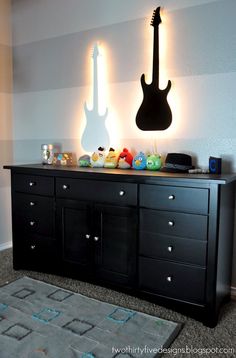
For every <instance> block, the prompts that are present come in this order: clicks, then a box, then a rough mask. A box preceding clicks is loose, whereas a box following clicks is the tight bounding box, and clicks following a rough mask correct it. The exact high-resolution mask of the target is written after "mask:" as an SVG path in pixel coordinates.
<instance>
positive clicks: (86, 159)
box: [78, 154, 91, 167]
mask: <svg viewBox="0 0 236 358" xmlns="http://www.w3.org/2000/svg"><path fill="white" fill-rule="evenodd" d="M78 162H79V166H80V167H90V166H91V163H90V156H89V155H88V154H84V155H82V156H81V157H80V158H79V160H78Z"/></svg>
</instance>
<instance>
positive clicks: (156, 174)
mask: <svg viewBox="0 0 236 358" xmlns="http://www.w3.org/2000/svg"><path fill="white" fill-rule="evenodd" d="M4 169H10V170H12V171H13V172H14V173H22V174H23V173H25V174H31V175H32V174H36V175H49V176H70V177H77V178H81V179H82V178H86V179H104V178H106V180H107V179H108V177H109V180H117V179H118V180H120V179H121V177H122V180H127V181H145V182H146V181H157V180H158V181H166V180H168V181H171V182H172V181H176V182H179V181H185V182H186V181H187V182H195V183H199V184H200V183H205V184H206V183H215V184H228V183H230V182H233V181H235V180H236V173H232V174H221V175H217V174H188V173H166V172H160V171H150V170H134V169H106V168H82V167H79V166H67V167H64V166H54V165H43V164H23V165H5V166H4Z"/></svg>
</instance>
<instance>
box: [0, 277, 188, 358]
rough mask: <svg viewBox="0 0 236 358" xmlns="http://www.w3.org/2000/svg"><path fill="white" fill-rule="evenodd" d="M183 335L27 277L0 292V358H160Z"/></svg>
mask: <svg viewBox="0 0 236 358" xmlns="http://www.w3.org/2000/svg"><path fill="white" fill-rule="evenodd" d="M180 329H181V325H180V324H179V323H175V322H172V321H168V320H164V319H161V318H157V317H154V316H150V315H147V314H144V313H140V312H137V311H134V310H131V309H127V308H124V307H120V306H117V305H112V304H109V303H105V302H101V301H98V300H95V299H92V298H88V297H86V296H83V295H81V294H77V293H74V292H72V291H69V290H65V289H62V288H59V287H57V286H54V285H51V284H47V283H44V282H41V281H37V280H34V279H31V278H28V277H23V278H20V279H18V280H16V281H14V282H12V283H10V284H8V285H5V286H2V287H1V288H0V347H1V353H0V356H1V358H11V357H12V358H13V357H14V358H15V357H22V358H23V357H25V358H26V357H27V358H40V357H41V358H42V357H47V358H77V357H78V358H113V357H123V358H128V357H134V358H136V357H150V358H151V357H158V356H161V350H162V349H163V348H164V347H169V346H170V344H171V343H172V342H173V340H174V339H175V337H176V336H177V335H178V333H179V331H180Z"/></svg>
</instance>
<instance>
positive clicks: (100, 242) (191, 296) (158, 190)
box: [4, 164, 236, 327]
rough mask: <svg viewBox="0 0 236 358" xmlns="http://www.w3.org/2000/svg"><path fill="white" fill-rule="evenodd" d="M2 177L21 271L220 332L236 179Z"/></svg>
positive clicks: (26, 172) (36, 169)
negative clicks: (94, 287) (8, 187)
mask: <svg viewBox="0 0 236 358" xmlns="http://www.w3.org/2000/svg"><path fill="white" fill-rule="evenodd" d="M4 168H5V169H11V180H12V182H11V183H12V224H13V264H14V269H16V270H18V269H30V270H38V271H45V272H50V273H56V274H60V275H64V276H68V277H75V278H78V279H81V280H86V281H88V282H93V283H94V282H95V283H97V284H100V285H104V286H107V287H112V288H114V289H116V290H122V291H124V292H127V293H129V294H132V295H137V296H139V297H142V298H145V299H148V300H152V301H153V302H155V303H157V304H161V305H165V306H167V307H170V308H172V309H175V310H178V311H180V312H183V313H185V314H187V315H190V316H192V317H194V318H196V319H198V320H201V321H202V322H203V323H204V324H205V325H208V326H209V327H214V326H215V325H216V324H217V320H218V314H219V308H220V306H221V304H222V303H223V301H226V300H229V298H230V283H231V270H232V245H233V228H234V201H235V195H234V181H235V179H236V175H234V174H232V175H230V174H229V175H221V176H218V175H200V174H196V175H193V174H192V175H191V174H172V173H160V172H151V171H135V170H119V169H111V170H109V169H104V168H103V169H98V168H97V169H91V168H78V167H67V168H63V167H53V166H44V165H40V164H39V165H21V166H5V167H4Z"/></svg>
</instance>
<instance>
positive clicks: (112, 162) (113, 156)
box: [104, 148, 118, 169]
mask: <svg viewBox="0 0 236 358" xmlns="http://www.w3.org/2000/svg"><path fill="white" fill-rule="evenodd" d="M117 163H118V153H117V152H116V151H115V149H113V148H110V149H109V153H108V154H107V156H106V159H105V162H104V167H105V168H110V169H114V168H116V167H117Z"/></svg>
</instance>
